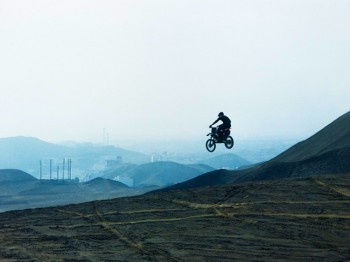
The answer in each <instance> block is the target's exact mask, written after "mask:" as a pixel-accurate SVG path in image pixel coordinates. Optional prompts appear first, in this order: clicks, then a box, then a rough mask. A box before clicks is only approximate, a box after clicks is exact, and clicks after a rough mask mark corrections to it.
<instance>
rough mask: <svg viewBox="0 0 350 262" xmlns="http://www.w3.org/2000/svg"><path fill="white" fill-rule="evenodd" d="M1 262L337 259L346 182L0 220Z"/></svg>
mask: <svg viewBox="0 0 350 262" xmlns="http://www.w3.org/2000/svg"><path fill="white" fill-rule="evenodd" d="M0 221H1V223H0V241H1V245H0V260H1V261H2V260H4V261H19V260H20V261H293V262H294V261H305V260H307V261H347V260H348V259H349V258H350V246H349V239H350V231H349V228H350V177H349V176H323V177H307V178H297V179H284V180H275V181H266V182H254V183H241V184H237V185H226V186H216V187H205V188H198V189H192V190H172V191H168V192H153V193H149V194H146V195H143V196H138V197H129V198H119V199H113V200H106V201H94V202H89V203H83V204H79V205H68V206H62V207H55V208H45V209H33V210H23V211H11V212H6V213H0Z"/></svg>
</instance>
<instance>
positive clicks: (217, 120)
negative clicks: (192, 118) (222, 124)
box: [209, 119, 220, 127]
mask: <svg viewBox="0 0 350 262" xmlns="http://www.w3.org/2000/svg"><path fill="white" fill-rule="evenodd" d="M219 120H220V119H216V120H215V121H214V123H212V124H211V125H210V126H209V127H211V126H212V125H215V124H216V123H217V122H219Z"/></svg>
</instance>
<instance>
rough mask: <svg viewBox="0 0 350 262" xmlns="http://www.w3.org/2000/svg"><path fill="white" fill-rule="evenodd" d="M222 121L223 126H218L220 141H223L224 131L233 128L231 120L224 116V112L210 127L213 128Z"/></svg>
mask: <svg viewBox="0 0 350 262" xmlns="http://www.w3.org/2000/svg"><path fill="white" fill-rule="evenodd" d="M220 120H221V121H222V124H221V125H219V126H218V129H217V134H218V135H219V139H222V138H223V137H222V135H223V131H224V130H225V129H226V128H230V127H231V120H230V119H229V118H228V117H227V116H225V115H224V113H223V112H220V113H219V115H218V119H216V120H215V121H214V123H212V124H211V125H210V126H209V127H210V128H211V127H212V126H213V125H215V124H216V123H217V122H219V121H220Z"/></svg>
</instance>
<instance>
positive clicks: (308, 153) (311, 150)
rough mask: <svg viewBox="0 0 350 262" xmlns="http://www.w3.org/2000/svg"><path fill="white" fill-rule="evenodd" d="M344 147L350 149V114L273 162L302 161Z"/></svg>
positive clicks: (285, 152) (293, 147)
mask: <svg viewBox="0 0 350 262" xmlns="http://www.w3.org/2000/svg"><path fill="white" fill-rule="evenodd" d="M344 147H350V112H348V113H346V114H344V115H342V116H341V117H339V118H338V119H336V120H335V121H333V122H332V123H330V124H329V125H327V126H326V127H325V128H323V129H322V130H320V131H319V132H317V133H316V134H314V135H313V136H311V137H310V138H308V139H307V140H305V141H302V142H300V143H298V144H296V145H294V146H292V147H291V148H290V149H288V150H286V151H284V152H283V153H282V154H280V155H278V156H277V157H275V158H274V159H272V160H271V161H274V162H293V161H301V160H305V159H307V158H310V157H314V156H318V155H322V154H324V153H327V152H329V151H334V150H337V149H342V148H344Z"/></svg>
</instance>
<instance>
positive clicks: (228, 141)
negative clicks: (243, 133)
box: [225, 136, 235, 149]
mask: <svg viewBox="0 0 350 262" xmlns="http://www.w3.org/2000/svg"><path fill="white" fill-rule="evenodd" d="M234 143H235V142H234V140H233V138H232V136H228V137H227V138H226V141H225V147H226V148H228V149H231V148H232V147H233V145H234Z"/></svg>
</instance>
